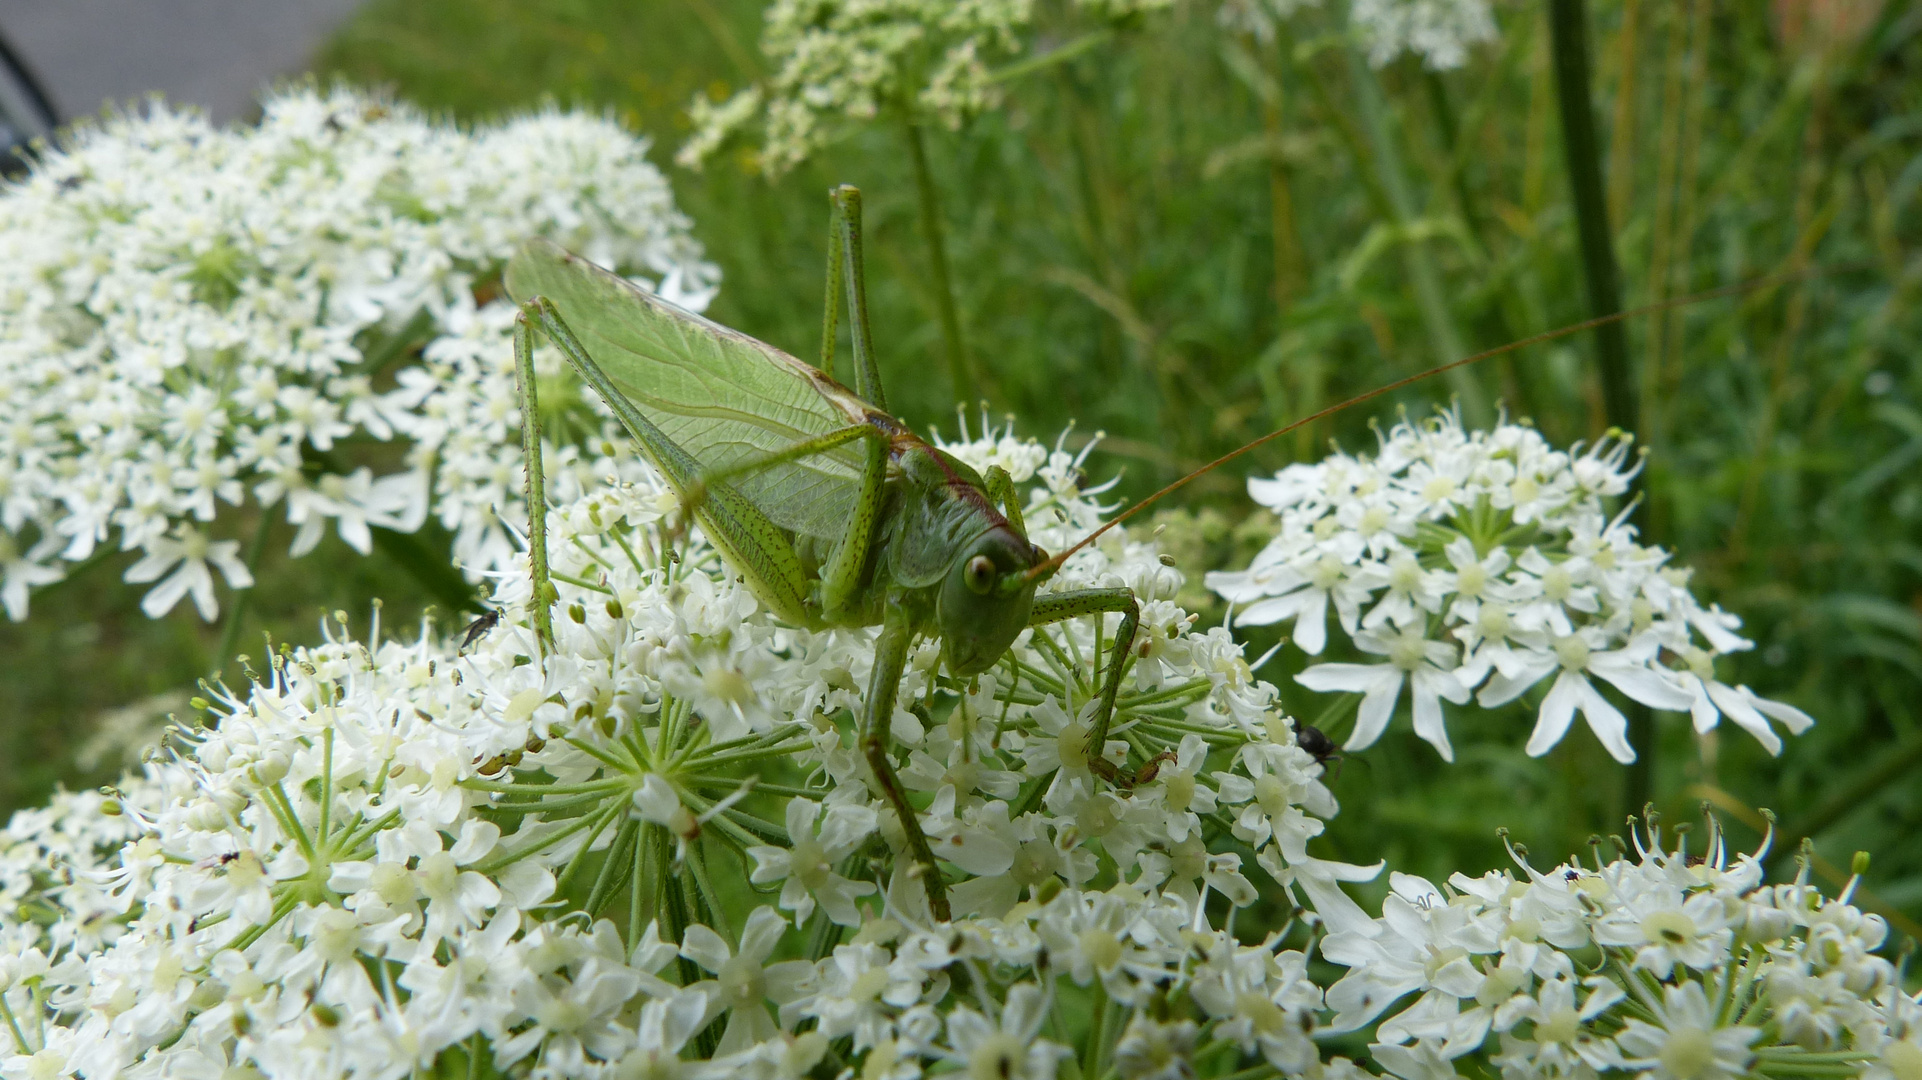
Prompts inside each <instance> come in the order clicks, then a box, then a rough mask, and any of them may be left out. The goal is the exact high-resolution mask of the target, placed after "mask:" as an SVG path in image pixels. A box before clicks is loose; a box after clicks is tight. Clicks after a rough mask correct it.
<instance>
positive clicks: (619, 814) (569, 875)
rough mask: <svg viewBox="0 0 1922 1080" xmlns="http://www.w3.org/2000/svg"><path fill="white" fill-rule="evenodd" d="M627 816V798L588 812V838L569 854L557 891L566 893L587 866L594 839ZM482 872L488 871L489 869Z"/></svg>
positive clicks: (556, 885)
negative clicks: (616, 821) (591, 812)
mask: <svg viewBox="0 0 1922 1080" xmlns="http://www.w3.org/2000/svg"><path fill="white" fill-rule="evenodd" d="M625 816H627V803H626V800H620V801H615V802H610V803H608V805H607V806H605V807H603V808H602V809H601V810H599V811H597V812H596V813H593V814H588V815H586V816H584V817H583V818H582V819H581V822H582V825H581V827H582V828H586V829H587V838H586V839H585V840H582V841H581V847H580V850H579V851H576V852H575V853H574V854H573V855H571V856H569V858H568V860H567V866H566V868H564V869H563V870H562V871H561V873H560V877H559V878H557V879H556V880H555V883H554V891H555V892H557V893H564V892H566V891H567V888H568V886H570V885H572V884H573V883H574V878H575V877H576V876H577V875H579V874H580V872H581V871H582V870H584V869H586V868H587V856H588V854H589V853H590V852H592V851H593V850H594V841H596V840H599V839H600V838H601V834H602V833H603V832H606V831H607V827H608V826H609V825H612V824H614V821H615V819H617V818H623V817H625ZM578 831H579V830H578V829H570V830H568V832H578ZM515 854H516V856H517V857H518V856H519V855H521V854H524V853H521V852H516V853H515ZM482 872H483V873H487V872H488V871H482Z"/></svg>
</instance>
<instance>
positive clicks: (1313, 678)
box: [1295, 664, 1401, 694]
mask: <svg viewBox="0 0 1922 1080" xmlns="http://www.w3.org/2000/svg"><path fill="white" fill-rule="evenodd" d="M1384 678H1389V679H1393V680H1395V681H1396V682H1399V681H1400V679H1401V669H1400V668H1397V667H1396V666H1395V665H1393V664H1316V665H1315V666H1314V667H1311V668H1309V669H1308V670H1306V671H1304V672H1302V673H1301V674H1299V675H1297V676H1295V681H1296V682H1298V683H1300V684H1301V685H1303V686H1305V687H1307V688H1308V689H1310V690H1315V691H1319V692H1320V693H1324V694H1326V693H1331V692H1335V691H1341V692H1345V693H1353V694H1361V693H1366V692H1368V691H1370V690H1373V689H1374V688H1375V687H1376V686H1377V685H1379V684H1380V683H1381V681H1382V680H1383V679H1384Z"/></svg>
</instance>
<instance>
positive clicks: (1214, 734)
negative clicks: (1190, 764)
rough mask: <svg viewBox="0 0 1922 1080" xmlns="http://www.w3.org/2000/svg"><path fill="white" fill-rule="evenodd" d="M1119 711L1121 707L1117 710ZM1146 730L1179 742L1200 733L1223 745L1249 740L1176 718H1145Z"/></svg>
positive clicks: (1205, 739)
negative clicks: (1179, 720) (1184, 722)
mask: <svg viewBox="0 0 1922 1080" xmlns="http://www.w3.org/2000/svg"><path fill="white" fill-rule="evenodd" d="M1115 711H1116V712H1119V711H1120V710H1119V709H1116V710H1115ZM1141 727H1142V728H1143V729H1144V730H1147V731H1152V732H1157V733H1160V734H1163V735H1165V736H1166V737H1167V739H1168V741H1169V742H1174V743H1179V742H1180V741H1181V737H1182V736H1183V735H1199V736H1201V738H1202V740H1203V741H1204V742H1212V743H1219V744H1221V745H1223V746H1240V745H1241V744H1243V743H1245V742H1247V741H1248V740H1247V739H1244V738H1241V737H1240V736H1238V735H1235V734H1233V733H1231V732H1225V731H1216V730H1212V729H1209V728H1203V727H1201V726H1199V725H1195V724H1183V723H1180V722H1178V721H1174V720H1143V721H1141Z"/></svg>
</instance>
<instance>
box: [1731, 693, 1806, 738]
mask: <svg viewBox="0 0 1922 1080" xmlns="http://www.w3.org/2000/svg"><path fill="white" fill-rule="evenodd" d="M1735 692H1736V693H1738V694H1740V695H1742V697H1743V699H1744V700H1746V701H1747V702H1748V703H1749V704H1750V705H1753V706H1755V709H1756V711H1757V712H1759V713H1761V714H1762V715H1763V716H1766V717H1768V718H1770V719H1771V720H1776V721H1779V722H1780V723H1781V725H1782V726H1783V727H1785V728H1788V729H1789V734H1791V735H1800V734H1802V733H1803V732H1804V731H1807V730H1808V729H1810V728H1812V727H1814V726H1815V718H1814V717H1813V716H1810V715H1809V714H1808V713H1805V712H1803V711H1802V710H1800V709H1798V708H1796V707H1795V706H1793V705H1786V704H1783V703H1782V702H1780V701H1770V700H1769V699H1768V698H1765V697H1762V696H1761V695H1759V694H1757V693H1756V692H1755V691H1753V690H1750V689H1749V688H1748V687H1746V686H1738V687H1736V688H1735Z"/></svg>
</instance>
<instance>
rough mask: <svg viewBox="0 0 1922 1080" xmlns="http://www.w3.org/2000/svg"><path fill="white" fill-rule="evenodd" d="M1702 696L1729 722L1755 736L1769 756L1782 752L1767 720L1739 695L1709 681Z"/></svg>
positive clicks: (1780, 744)
mask: <svg viewBox="0 0 1922 1080" xmlns="http://www.w3.org/2000/svg"><path fill="white" fill-rule="evenodd" d="M1704 696H1706V697H1708V698H1711V699H1713V701H1714V703H1715V704H1716V705H1718V706H1720V707H1721V710H1722V712H1723V713H1725V714H1727V716H1728V718H1729V719H1730V720H1733V721H1735V723H1736V724H1737V725H1739V726H1740V727H1741V729H1742V730H1743V731H1746V732H1748V733H1749V734H1750V735H1753V736H1755V741H1756V742H1759V743H1761V744H1762V747H1763V749H1766V750H1767V751H1768V752H1769V753H1770V754H1771V755H1779V754H1780V753H1781V752H1782V740H1781V738H1780V737H1778V736H1777V735H1776V734H1775V731H1774V729H1772V728H1770V727H1769V722H1768V719H1767V718H1766V717H1764V716H1763V715H1762V714H1761V713H1759V712H1757V711H1756V710H1755V708H1754V707H1753V706H1751V705H1750V704H1749V703H1748V702H1747V701H1745V700H1743V698H1742V696H1741V695H1740V694H1738V693H1736V692H1735V691H1733V690H1731V689H1729V688H1728V687H1726V686H1723V685H1722V684H1721V683H1719V682H1714V681H1709V682H1707V686H1706V693H1705V695H1704Z"/></svg>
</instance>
